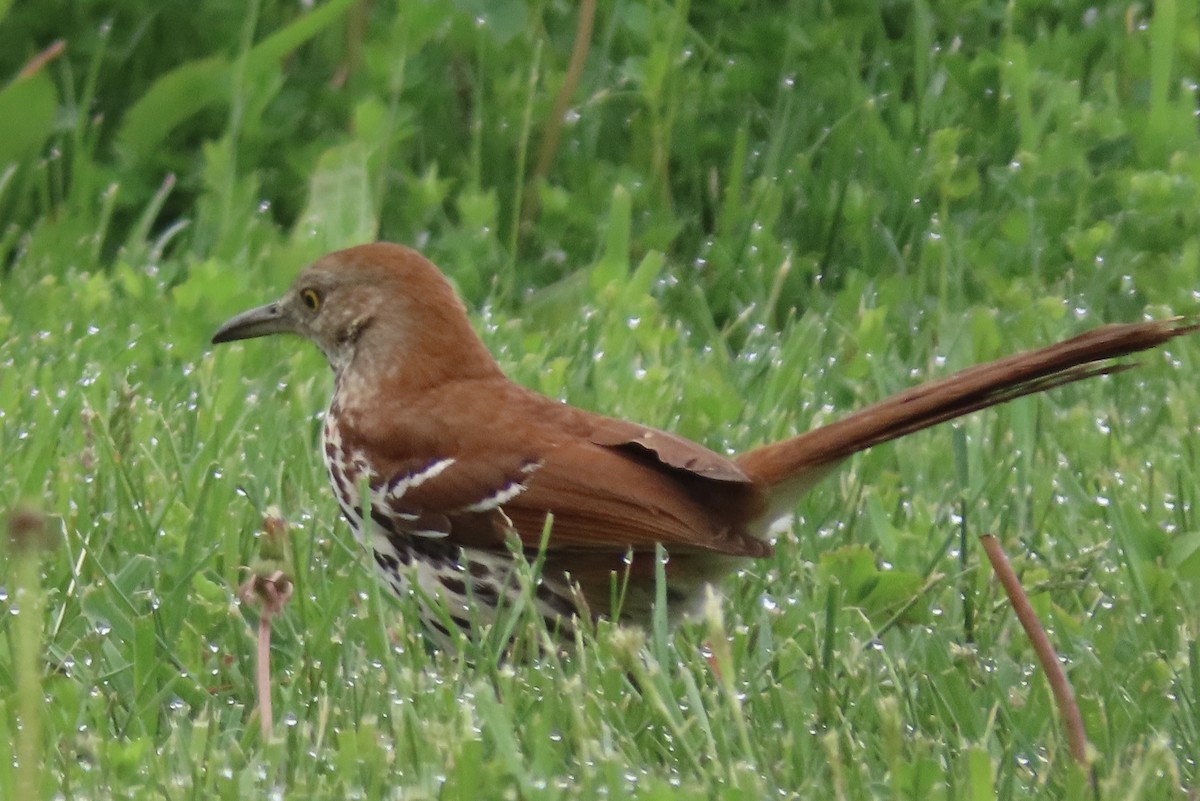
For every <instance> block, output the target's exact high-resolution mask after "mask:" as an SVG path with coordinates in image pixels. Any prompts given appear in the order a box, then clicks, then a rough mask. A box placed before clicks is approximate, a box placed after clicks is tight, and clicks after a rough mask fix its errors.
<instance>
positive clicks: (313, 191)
mask: <svg viewBox="0 0 1200 801" xmlns="http://www.w3.org/2000/svg"><path fill="white" fill-rule="evenodd" d="M378 225H379V220H378V216H377V214H376V211H375V206H374V203H373V201H372V200H371V180H370V175H369V173H368V170H367V149H366V147H365V146H363V145H362V144H359V143H357V142H352V143H350V144H347V145H340V146H338V147H333V148H330V149H329V150H327V151H325V152H324V153H322V154H321V158H320V159H318V160H317V169H316V171H315V172H313V176H312V179H311V180H310V181H309V184H308V203H307V204H306V205H305V207H304V213H303V214H301V215H300V219H299V222H298V223H297V224H296V228H295V230H294V231H293V233H292V238H293V241H294V242H295V243H296V244H298V245H303V247H304V248H305V250H308V249H309V248H310V247H311V249H312V251H313V255H314V256H315V255H320V254H321V253H327V252H329V251H331V250H339V249H341V248H345V247H350V246H351V245H361V244H363V243H364V242H373V241H374V240H375V237H376V232H377V230H378Z"/></svg>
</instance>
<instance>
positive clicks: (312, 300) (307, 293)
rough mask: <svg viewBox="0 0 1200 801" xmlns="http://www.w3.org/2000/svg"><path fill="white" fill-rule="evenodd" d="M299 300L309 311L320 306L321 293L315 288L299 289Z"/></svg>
mask: <svg viewBox="0 0 1200 801" xmlns="http://www.w3.org/2000/svg"><path fill="white" fill-rule="evenodd" d="M300 300H301V301H302V302H303V303H304V305H305V306H307V307H308V308H309V310H310V311H316V310H317V309H319V308H321V293H320V292H318V291H317V290H315V289H301V290H300Z"/></svg>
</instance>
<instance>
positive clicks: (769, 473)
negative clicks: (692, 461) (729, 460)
mask: <svg viewBox="0 0 1200 801" xmlns="http://www.w3.org/2000/svg"><path fill="white" fill-rule="evenodd" d="M1197 329H1200V321H1197V320H1192V319H1185V318H1176V319H1172V320H1156V321H1151V322H1143V323H1129V324H1125V325H1106V326H1103V327H1101V328H1096V329H1094V330H1092V331H1088V332H1086V333H1083V334H1080V335H1079V336H1076V337H1072V338H1071V339H1068V340H1064V341H1063V342H1059V343H1057V344H1055V345H1050V346H1048V347H1045V348H1039V349H1037V350H1032V351H1027V352H1025V353H1018V354H1016V355H1014V356H1008V357H1005V358H1003V359H999V360H997V361H994V362H989V363H987V364H981V365H977V366H975V367H969V368H967V369H965V370H961V371H959V372H957V373H955V374H953V375H951V376H948V377H946V378H942V379H938V380H934V381H929V382H927V383H925V384H921V385H920V386H916V387H913V388H911V389H908V390H905V391H903V392H900V393H898V394H896V395H893V396H892V397H890V398H887V399H885V400H882V401H880V402H878V403H875V404H873V405H871V406H868V407H866V408H865V409H862V410H860V411H857V412H854V413H853V414H850V415H849V416H847V417H844V418H843V419H841V420H838V421H836V422H834V423H831V424H829V425H826V426H822V427H821V428H817V429H814V430H812V431H809V432H807V433H804V434H800V435H798V436H795V437H792V438H791V439H787V440H783V441H782V442H776V443H773V444H770V445H764V446H762V447H760V448H755V449H754V450H751V451H747V452H746V453H744V454H742V455H741V456H739V457H737V459H736V462H737V465H738V467H740V468H741V469H742V471H743V472H745V473H746V475H748V476H749V477H750V478H751V479H753V480H755V481H756V482H761V483H762V484H764V485H765V486H766V487H768V488H769V489H770V490H771V494H772V495H777V494H778V495H783V496H786V497H787V499H788V500H792V499H794V497H795V496H797V495H798V494H799V493H801V492H803V491H804V490H806V489H807V488H808V487H809V486H811V485H812V484H814V483H815V482H816V481H817V480H818V479H820V478H821V477H822V476H824V475H825V473H827V472H829V470H831V469H832V468H833V467H834V466H835V465H836V464H837V463H838V462H840V461H841V460H843V459H845V458H846V457H848V456H851V455H852V454H855V453H857V452H858V451H861V450H865V449H866V448H869V447H871V446H872V445H878V444H880V443H882V442H888V441H890V440H893V439H897V438H899V437H903V436H905V435H906V434H911V433H913V432H915V431H920V430H921V429H924V428H929V427H930V426H935V425H937V424H938V423H944V422H946V421H948V420H953V419H954V418H956V417H961V416H962V415H965V414H970V413H971V412H975V411H978V410H980V409H986V408H987V407H989V406H995V405H997V404H1000V403H1006V402H1008V401H1010V400H1013V399H1015V398H1020V397H1023V396H1025V395H1032V394H1034V393H1037V392H1044V391H1046V390H1048V389H1052V388H1054V387H1058V386H1062V385H1063V384H1070V383H1073V382H1075V381H1082V380H1083V379H1085V378H1091V377H1093V376H1098V375H1107V374H1110V373H1115V372H1120V371H1122V370H1126V369H1129V368H1130V367H1132V366H1133V365H1132V364H1128V363H1120V362H1114V361H1113V360H1114V359H1118V358H1120V357H1122V356H1127V355H1129V354H1132V353H1137V352H1139V351H1144V350H1149V349H1150V348H1154V347H1157V346H1159V345H1162V344H1163V343H1165V342H1168V341H1170V340H1171V339H1174V338H1175V337H1177V336H1182V335H1183V334H1187V333H1189V332H1191V331H1195V330H1197Z"/></svg>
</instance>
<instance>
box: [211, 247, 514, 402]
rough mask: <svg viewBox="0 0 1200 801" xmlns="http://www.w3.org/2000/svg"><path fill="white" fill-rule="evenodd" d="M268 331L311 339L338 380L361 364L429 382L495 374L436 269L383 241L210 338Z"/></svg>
mask: <svg viewBox="0 0 1200 801" xmlns="http://www.w3.org/2000/svg"><path fill="white" fill-rule="evenodd" d="M268 334H299V335H300V336H302V337H305V338H306V339H309V340H311V341H312V342H313V343H314V344H315V345H316V346H317V347H318V348H320V349H321V351H322V352H323V353H324V354H325V357H326V358H327V359H328V360H329V364H330V366H332V367H333V370H334V372H335V373H337V374H338V375H339V376H341V375H343V374H344V373H346V372H347V371H350V370H352V369H354V368H355V367H356V366H359V367H366V369H370V370H373V371H375V372H377V373H378V372H387V371H391V372H395V371H397V370H402V369H403V370H405V372H410V373H412V372H414V371H415V373H416V375H420V376H422V377H423V378H422V381H421V383H428V381H427V379H430V378H433V377H434V376H433V375H432V373H436V372H438V370H437V369H435V368H437V367H438V366H439V365H440V366H451V367H452V368H453V369H454V370H455V371H456V372H458V373H463V374H471V372H472V371H474V370H481V369H482V370H486V371H487V372H490V371H491V370H494V369H496V368H495V362H494V361H493V360H492V357H491V355H490V354H489V353H488V352H487V350H486V348H484V346H483V343H482V342H480V340H479V338H478V336H476V334H475V331H474V329H472V328H471V325H470V322H469V321H468V319H467V316H466V310H465V308H464V307H463V304H462V302H461V301H460V300H459V299H458V296H457V295H455V294H454V290H453V289H452V288H451V287H450V284H449V282H448V281H446V279H445V277H444V276H443V275H442V274H441V272H440V271H439V270H438V268H437V267H435V266H434V265H433V263H432V262H430V261H429V260H428V259H426V258H425V257H424V256H422V255H421V254H419V253H417V252H416V251H414V250H411V249H410V248H406V247H403V246H401V245H393V244H389V243H385V242H379V243H375V244H370V245H360V246H358V247H353V248H348V249H347V250H340V251H337V252H336V253H331V254H329V255H327V256H323V257H322V258H320V259H318V260H317V261H315V262H313V263H312V264H310V265H309V266H308V267H306V268H305V269H304V270H303V271H302V272H301V273H300V275H299V276H297V278H296V280H295V282H294V283H293V284H292V286H291V288H290V289H288V291H287V292H285V293H284V295H283V297H281V298H280V299H279V300H277V301H275V302H274V303H268V304H267V305H265V306H259V307H258V308H255V309H250V310H249V311H245V312H242V313H241V314H239V315H236V316H235V317H233V318H231V319H229V320H227V321H226V322H225V323H224V324H223V325H222V326H221V327H220V328H218V329H217V332H216V333H215V334H214V335H213V338H212V341H213V344H220V343H222V342H233V341H235V340H239V339H252V338H254V337H262V336H267V335H268ZM363 362H368V363H369V365H364V364H362V363H363ZM414 377H415V376H414Z"/></svg>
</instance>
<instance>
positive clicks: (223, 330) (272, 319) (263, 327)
mask: <svg viewBox="0 0 1200 801" xmlns="http://www.w3.org/2000/svg"><path fill="white" fill-rule="evenodd" d="M295 330H296V329H295V325H294V324H293V323H292V320H291V318H290V317H289V316H288V315H287V314H285V313H284V311H283V307H282V306H281V305H280V304H279V302H278V301H276V302H275V303H268V304H267V305H266V306H259V307H258V308H257V309H250V310H249V311H244V312H242V313H241V314H239V315H237V316H235V317H231V318H230V319H228V320H226V321H225V322H224V323H223V324H222V325H221V327H220V328H218V329H217V332H216V333H215V334H213V338H212V343H213V344H214V345H219V344H221V343H222V342H233V341H235V340H238V339H253V338H254V337H265V336H267V335H269V334H287V333H292V332H294V331H295Z"/></svg>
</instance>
